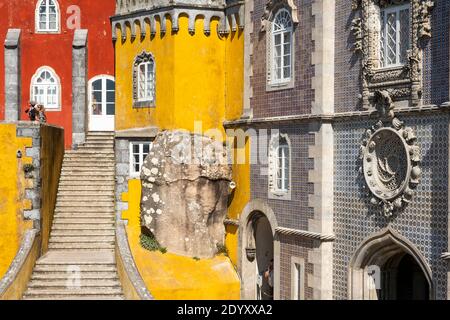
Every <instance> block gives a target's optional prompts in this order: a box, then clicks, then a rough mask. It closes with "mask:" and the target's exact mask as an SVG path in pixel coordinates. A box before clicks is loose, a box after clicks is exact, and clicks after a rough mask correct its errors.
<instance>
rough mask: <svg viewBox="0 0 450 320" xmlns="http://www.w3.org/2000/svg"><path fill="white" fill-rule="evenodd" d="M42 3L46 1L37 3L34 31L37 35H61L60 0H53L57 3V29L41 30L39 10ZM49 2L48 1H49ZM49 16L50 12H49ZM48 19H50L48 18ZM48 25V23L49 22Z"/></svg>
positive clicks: (40, 0)
mask: <svg viewBox="0 0 450 320" xmlns="http://www.w3.org/2000/svg"><path fill="white" fill-rule="evenodd" d="M42 1H44V0H39V1H38V2H37V3H36V8H35V11H34V24H35V26H34V30H35V32H36V33H41V34H42V33H44V34H45V33H60V32H61V10H60V7H59V2H58V0H52V1H53V2H54V3H55V7H56V29H40V28H39V8H40V7H41V4H42ZM47 1H48V0H47ZM47 15H48V12H47ZM47 19H48V17H47ZM47 24H48V21H47Z"/></svg>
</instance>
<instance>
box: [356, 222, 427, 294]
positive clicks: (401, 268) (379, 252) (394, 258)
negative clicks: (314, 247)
mask: <svg viewBox="0 0 450 320" xmlns="http://www.w3.org/2000/svg"><path fill="white" fill-rule="evenodd" d="M414 279H415V280H414ZM405 286H407V289H408V290H410V291H411V292H409V293H408V292H405V290H404V289H405ZM408 297H409V298H408ZM349 299H351V300H381V299H382V300H396V299H434V286H433V281H432V277H431V270H430V267H429V266H428V264H427V262H426V260H425V258H424V257H423V256H422V254H421V253H420V252H419V251H418V250H417V249H416V248H415V246H414V245H413V244H412V243H411V242H410V241H409V240H407V239H406V238H404V237H403V236H401V235H400V234H399V233H398V232H396V231H395V230H393V229H392V228H386V229H384V230H382V231H381V232H380V233H377V234H375V235H374V236H372V237H370V238H368V239H366V240H365V241H364V242H363V243H362V244H361V245H360V246H359V248H358V249H357V250H356V252H355V254H354V256H353V258H352V260H351V261H350V270H349Z"/></svg>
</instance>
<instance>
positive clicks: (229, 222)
mask: <svg viewBox="0 0 450 320" xmlns="http://www.w3.org/2000/svg"><path fill="white" fill-rule="evenodd" d="M223 224H224V225H226V226H235V227H239V220H235V219H225V220H224V221H223Z"/></svg>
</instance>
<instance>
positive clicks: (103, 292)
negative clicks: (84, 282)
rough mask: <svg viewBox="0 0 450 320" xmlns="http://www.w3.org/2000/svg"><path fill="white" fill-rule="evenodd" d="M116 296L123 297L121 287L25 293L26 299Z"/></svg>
mask: <svg viewBox="0 0 450 320" xmlns="http://www.w3.org/2000/svg"><path fill="white" fill-rule="evenodd" d="M71 295H76V296H111V295H113V296H116V295H119V296H120V295H122V289H121V288H120V287H113V288H111V287H90V288H81V289H80V290H77V289H67V288H54V289H52V288H48V289H47V288H43V289H40V288H29V289H28V290H27V291H26V292H25V297H30V296H38V297H40V298H41V297H43V296H71Z"/></svg>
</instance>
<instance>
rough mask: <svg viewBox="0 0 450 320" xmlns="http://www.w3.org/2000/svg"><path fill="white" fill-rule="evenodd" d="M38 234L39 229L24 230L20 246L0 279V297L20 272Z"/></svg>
mask: <svg viewBox="0 0 450 320" xmlns="http://www.w3.org/2000/svg"><path fill="white" fill-rule="evenodd" d="M38 235H39V231H38V230H36V229H31V230H28V231H26V232H25V234H24V236H23V239H22V242H21V244H20V248H19V250H18V251H17V254H16V256H15V258H14V260H13V262H12V263H11V265H10V266H9V269H8V271H7V272H6V274H5V275H4V276H3V278H1V279H0V298H1V297H2V296H3V295H4V294H5V293H6V291H7V290H8V288H9V287H10V286H11V285H12V284H13V283H14V281H15V280H16V279H17V277H18V275H19V273H20V272H21V270H22V268H23V266H24V264H25V262H26V260H27V258H28V257H29V255H30V253H31V250H32V248H33V245H34V244H35V241H37V240H38V239H39V238H38Z"/></svg>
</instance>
